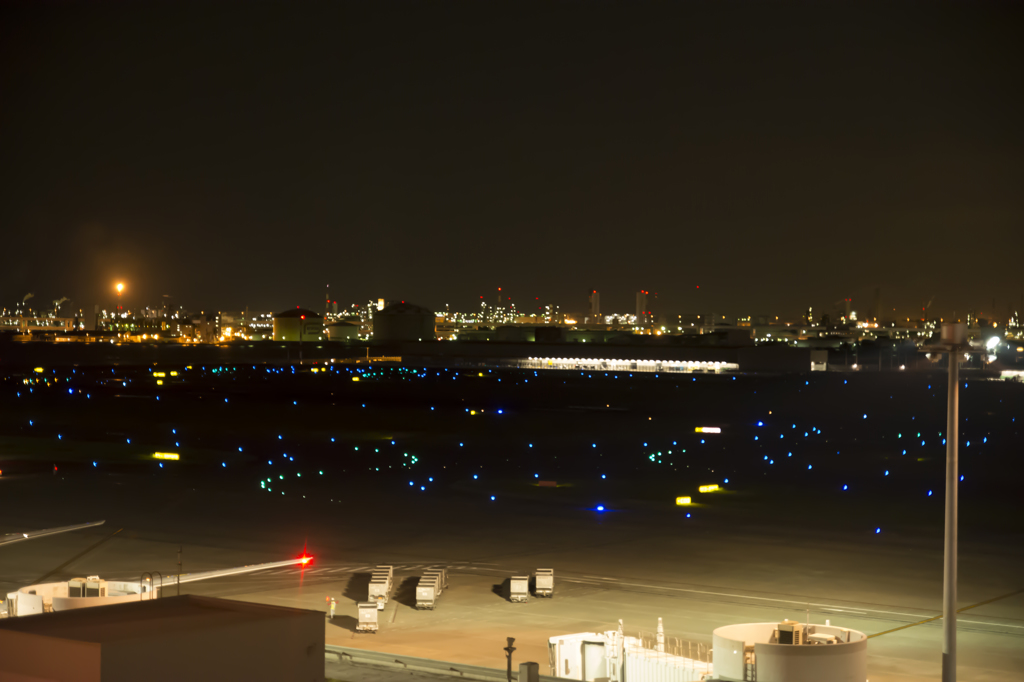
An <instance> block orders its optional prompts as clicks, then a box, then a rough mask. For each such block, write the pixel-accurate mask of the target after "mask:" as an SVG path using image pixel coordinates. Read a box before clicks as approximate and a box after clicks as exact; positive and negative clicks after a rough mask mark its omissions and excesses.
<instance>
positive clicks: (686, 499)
mask: <svg viewBox="0 0 1024 682" xmlns="http://www.w3.org/2000/svg"><path fill="white" fill-rule="evenodd" d="M691 502H692V500H691V499H690V497H689V496H686V497H677V498H676V506H678V507H682V506H683V505H684V504H690V503H691Z"/></svg>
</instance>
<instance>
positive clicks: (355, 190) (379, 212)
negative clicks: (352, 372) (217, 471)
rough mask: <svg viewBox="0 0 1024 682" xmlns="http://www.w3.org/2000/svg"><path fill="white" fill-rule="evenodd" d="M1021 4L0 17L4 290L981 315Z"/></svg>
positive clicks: (327, 6) (1022, 266)
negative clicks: (847, 303)
mask: <svg viewBox="0 0 1024 682" xmlns="http://www.w3.org/2000/svg"><path fill="white" fill-rule="evenodd" d="M1022 9H1024V6H1022V5H1021V4H1020V3H1010V2H1006V3H997V4H992V3H978V2H971V3H956V4H952V5H951V4H946V3H937V2H925V3H918V4H908V3H898V2H886V3H884V4H865V3H856V4H839V3H832V2H829V3H807V4H804V5H794V4H786V5H781V4H765V3H751V4H738V3H722V2H716V3H697V2H671V3H647V2H638V1H636V0H633V1H630V2H623V3H621V4H613V3H608V2H573V3H567V2H545V3H539V4H529V3H526V2H519V1H517V2H508V3H500V2H474V3H455V2H408V3H386V2H359V3H356V2H330V3H323V4H311V3H298V2H289V3H284V2H280V3H268V2H262V3H257V2H240V3H216V2H201V3H198V4H189V3H185V2H172V3H159V2H149V1H147V2H132V3H127V4H118V3H112V2H95V3H70V4H65V3H56V2H45V1H42V0H32V1H31V2H24V3H4V4H3V5H0V235H2V241H0V244H2V246H0V249H2V253H3V258H2V263H3V265H2V267H0V303H2V304H3V305H7V306H10V305H11V304H13V303H14V302H16V301H18V300H20V299H21V297H22V296H23V295H24V294H25V293H27V292H29V291H31V292H34V293H35V294H36V301H35V302H36V303H37V304H38V305H39V306H40V307H42V306H44V305H45V304H46V302H48V301H49V300H52V299H54V298H57V297H60V296H69V297H72V298H73V299H74V300H75V302H76V305H78V306H81V307H91V305H92V304H93V303H101V304H109V302H110V301H111V299H112V298H113V294H112V284H113V282H114V281H116V280H117V279H119V278H121V279H124V280H125V281H126V282H127V283H128V286H129V288H130V289H129V291H130V293H129V295H128V297H127V298H126V302H127V303H129V304H131V305H144V304H157V303H159V302H160V301H161V300H162V296H163V295H165V294H167V295H170V296H172V297H173V298H172V299H171V300H172V301H174V302H176V303H180V304H182V305H185V306H186V307H188V308H192V309H200V308H204V309H212V308H220V309H232V308H234V309H238V308H242V307H245V306H249V307H251V308H253V309H268V310H269V309H281V308H284V307H288V306H292V305H296V304H302V305H305V306H310V307H314V308H316V309H320V308H321V306H322V301H323V298H324V286H325V284H327V283H330V285H331V291H332V292H333V294H332V297H333V298H336V299H337V300H338V301H339V303H342V304H344V303H349V302H362V301H365V300H366V299H368V298H371V297H373V298H377V297H386V298H401V299H408V300H413V301H415V302H419V303H423V304H425V305H428V306H430V307H433V308H440V307H442V306H443V305H444V304H445V303H451V304H452V306H453V307H458V308H463V309H466V308H472V307H474V306H475V303H476V302H478V301H479V299H478V296H480V295H486V296H488V298H491V299H493V298H494V297H495V296H496V288H497V287H499V286H501V287H503V288H504V290H505V292H507V293H510V294H511V295H512V296H513V300H515V301H517V302H518V303H519V304H520V306H521V307H527V305H526V304H527V303H528V302H529V301H533V300H534V297H540V298H541V299H543V301H544V302H547V301H553V302H556V303H559V304H561V305H562V306H563V309H568V310H582V309H583V308H584V306H585V305H586V292H587V291H588V290H589V289H590V288H596V289H598V290H599V291H600V292H601V297H602V307H603V309H604V311H606V312H607V311H613V310H619V311H624V312H632V308H633V305H634V299H633V296H634V292H635V291H636V290H637V289H641V288H643V289H648V290H651V291H657V292H658V293H659V302H660V304H661V306H662V308H663V310H665V311H667V312H675V311H695V312H696V311H703V312H707V311H716V312H722V313H737V314H745V313H755V314H757V313H761V314H765V313H770V314H780V315H786V314H795V313H797V312H798V311H801V310H802V309H804V308H806V307H807V306H808V305H814V306H815V308H816V310H828V309H829V308H831V307H832V306H833V304H834V302H836V301H838V300H839V299H841V298H845V297H847V296H850V297H853V298H854V307H855V308H857V307H860V308H861V309H863V310H868V309H869V307H870V305H871V299H872V296H873V293H874V290H875V288H876V287H881V290H882V297H883V302H884V304H885V307H886V308H888V309H892V308H896V309H897V314H899V315H900V316H901V317H905V316H907V315H912V314H914V310H917V311H918V312H919V311H920V307H921V306H922V305H923V304H924V303H926V302H927V301H928V300H929V299H931V298H932V297H934V303H933V306H932V310H933V311H937V312H938V313H939V314H945V315H949V314H950V313H952V311H953V310H954V309H955V310H956V311H957V313H958V315H963V314H964V313H965V312H966V311H967V310H968V309H974V310H977V311H980V312H985V313H989V312H990V311H991V310H992V301H993V299H995V305H996V312H997V313H998V314H999V315H1000V316H1005V313H1006V309H1007V306H1008V305H1009V304H1011V303H1012V304H1013V305H1014V307H1017V305H1018V302H1019V300H1020V296H1021V294H1022V293H1024V275H1022V272H1024V263H1022V255H1024V164H1022V160H1024V133H1022V123H1024V77H1022V74H1024V72H1022V65H1024V40H1022V39H1021V35H1022V34H1024V32H1022V29H1024V21H1022V18H1024V12H1022ZM698 285H699V286H700V289H699V290H698V289H697V286H698Z"/></svg>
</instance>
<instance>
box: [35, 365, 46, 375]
mask: <svg viewBox="0 0 1024 682" xmlns="http://www.w3.org/2000/svg"><path fill="white" fill-rule="evenodd" d="M32 371H33V372H37V373H38V374H42V373H43V372H45V371H46V370H45V369H43V368H42V367H36V368H35V369H34V370H32Z"/></svg>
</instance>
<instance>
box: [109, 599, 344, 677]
mask: <svg viewBox="0 0 1024 682" xmlns="http://www.w3.org/2000/svg"><path fill="white" fill-rule="evenodd" d="M323 679H324V621H323V614H321V613H318V612H310V613H309V614H308V615H303V616H301V617H300V616H296V617H291V618H274V619H265V620H254V621H250V622H246V623H241V624H234V625H232V626H231V627H229V628H218V629H216V630H209V629H201V630H198V631H195V632H187V633H177V634H173V635H168V636H164V637H161V638H159V639H146V640H141V641H140V640H134V641H133V640H126V641H119V642H113V643H110V644H105V645H104V646H103V678H102V680H103V682H136V681H137V680H146V681H147V682H181V681H182V680H245V681H246V682H275V681H278V680H280V681H282V682H287V681H290V680H294V681H295V682H319V681H321V680H323Z"/></svg>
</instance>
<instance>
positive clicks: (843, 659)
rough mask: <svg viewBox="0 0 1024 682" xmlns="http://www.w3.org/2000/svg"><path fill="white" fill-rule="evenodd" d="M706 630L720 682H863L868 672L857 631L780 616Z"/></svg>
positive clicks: (862, 638) (865, 648)
mask: <svg viewBox="0 0 1024 682" xmlns="http://www.w3.org/2000/svg"><path fill="white" fill-rule="evenodd" d="M712 634H713V638H714V658H713V660H714V662H715V663H714V666H715V679H716V680H722V681H723V682H742V681H743V680H748V679H756V680H757V682H864V680H866V679H867V676H868V675H867V669H868V638H867V635H865V634H864V633H863V632H858V631H857V630H850V629H849V628H840V627H835V626H833V625H818V624H816V623H810V624H807V623H800V622H797V621H791V620H784V621H782V622H776V623H742V624H739V625H726V626H725V627H721V628H718V629H717V630H715V631H714V633H712ZM751 667H752V668H754V669H755V675H756V677H754V678H751V676H750V675H749V674H748V673H747V671H748V669H749V668H751Z"/></svg>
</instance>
